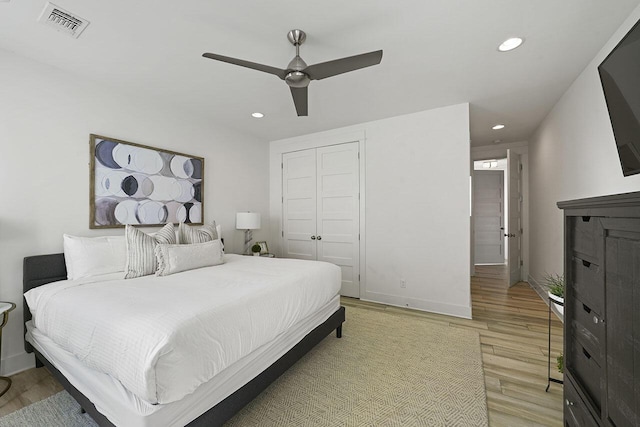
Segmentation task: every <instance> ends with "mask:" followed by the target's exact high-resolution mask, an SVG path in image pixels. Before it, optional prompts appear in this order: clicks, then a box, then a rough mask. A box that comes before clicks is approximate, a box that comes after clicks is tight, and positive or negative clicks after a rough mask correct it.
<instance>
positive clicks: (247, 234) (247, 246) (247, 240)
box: [243, 230, 253, 255]
mask: <svg viewBox="0 0 640 427" xmlns="http://www.w3.org/2000/svg"><path fill="white" fill-rule="evenodd" d="M252 239H253V233H252V232H251V230H244V252H243V254H245V255H250V254H251V240H252Z"/></svg>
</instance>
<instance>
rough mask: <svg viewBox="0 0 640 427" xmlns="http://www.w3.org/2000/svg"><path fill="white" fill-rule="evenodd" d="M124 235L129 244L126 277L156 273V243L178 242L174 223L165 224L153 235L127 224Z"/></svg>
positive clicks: (132, 277)
mask: <svg viewBox="0 0 640 427" xmlns="http://www.w3.org/2000/svg"><path fill="white" fill-rule="evenodd" d="M124 236H125V240H126V244H127V264H126V266H125V276H124V278H125V279H134V278H136V277H141V276H147V275H149V274H154V273H155V272H156V270H157V269H158V261H157V259H156V253H155V249H156V245H157V244H158V243H166V244H176V233H175V231H174V227H173V224H167V225H165V226H164V227H162V229H161V230H160V231H158V232H157V233H155V234H153V235H150V234H147V233H145V232H143V231H140V230H138V229H137V228H135V227H134V226H132V225H127V226H126V227H125V230H124Z"/></svg>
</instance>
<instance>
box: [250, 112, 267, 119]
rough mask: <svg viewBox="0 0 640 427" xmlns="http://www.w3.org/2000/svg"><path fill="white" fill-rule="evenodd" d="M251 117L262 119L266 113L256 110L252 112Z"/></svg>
mask: <svg viewBox="0 0 640 427" xmlns="http://www.w3.org/2000/svg"><path fill="white" fill-rule="evenodd" d="M251 117H253V118H256V119H261V118H263V117H264V114H262V113H260V112H258V111H256V112H255V113H251Z"/></svg>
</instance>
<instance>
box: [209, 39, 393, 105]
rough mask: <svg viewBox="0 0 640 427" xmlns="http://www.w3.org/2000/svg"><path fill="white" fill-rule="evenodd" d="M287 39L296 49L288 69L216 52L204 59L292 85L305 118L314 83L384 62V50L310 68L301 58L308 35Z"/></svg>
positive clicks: (294, 98)
mask: <svg viewBox="0 0 640 427" xmlns="http://www.w3.org/2000/svg"><path fill="white" fill-rule="evenodd" d="M287 38H288V39H289V41H290V42H291V43H292V44H293V45H294V46H295V47H296V56H295V57H294V58H293V59H292V60H291V62H289V65H287V68H285V69H281V68H276V67H271V66H269V65H263V64H257V63H255V62H249V61H244V60H242V59H237V58H230V57H228V56H222V55H218V54H215V53H203V54H202V56H204V57H205V58H210V59H215V60H216V61H222V62H228V63H229V64H235V65H240V66H241V67H247V68H251V69H253V70H258V71H263V72H265V73H269V74H273V75H276V76H278V77H279V78H280V79H282V80H284V81H285V82H286V83H287V84H288V85H289V87H290V89H291V95H292V96H293V103H294V104H295V106H296V112H297V113H298V116H306V115H307V113H308V108H307V107H308V106H307V103H308V100H307V88H308V86H309V83H310V82H311V80H322V79H326V78H327V77H332V76H337V75H338V74H342V73H347V72H349V71H355V70H359V69H360V68H365V67H370V66H372V65H378V64H379V63H380V61H382V50H376V51H375V52H369V53H363V54H360V55H355V56H349V57H346V58H341V59H335V60H333V61H327V62H321V63H319V64H314V65H307V63H306V62H304V60H303V59H302V58H300V45H301V44H302V43H304V41H305V40H306V38H307V35H306V34H305V32H304V31H302V30H291V31H289V33H288V34H287Z"/></svg>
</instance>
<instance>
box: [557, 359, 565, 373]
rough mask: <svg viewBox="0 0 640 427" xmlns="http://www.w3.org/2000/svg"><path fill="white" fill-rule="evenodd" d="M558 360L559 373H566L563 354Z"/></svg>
mask: <svg viewBox="0 0 640 427" xmlns="http://www.w3.org/2000/svg"><path fill="white" fill-rule="evenodd" d="M556 360H557V361H558V372H560V373H564V356H563V355H562V354H561V355H560V356H558V358H557V359H556Z"/></svg>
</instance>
